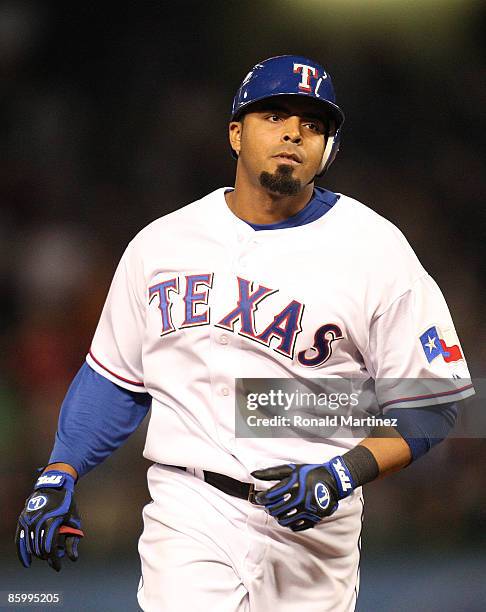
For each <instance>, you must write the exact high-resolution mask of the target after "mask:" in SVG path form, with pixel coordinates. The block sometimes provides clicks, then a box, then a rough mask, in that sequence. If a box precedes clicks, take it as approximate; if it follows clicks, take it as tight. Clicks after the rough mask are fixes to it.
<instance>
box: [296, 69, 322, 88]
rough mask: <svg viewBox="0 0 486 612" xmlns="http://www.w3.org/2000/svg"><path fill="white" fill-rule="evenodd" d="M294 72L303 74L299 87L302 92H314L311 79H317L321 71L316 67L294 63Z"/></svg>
mask: <svg viewBox="0 0 486 612" xmlns="http://www.w3.org/2000/svg"><path fill="white" fill-rule="evenodd" d="M294 72H297V73H301V74H302V79H301V81H300V83H299V85H298V87H299V89H301V90H302V91H312V88H311V77H313V78H314V79H317V77H318V76H319V71H318V70H317V68H314V66H307V65H306V64H297V63H296V62H294Z"/></svg>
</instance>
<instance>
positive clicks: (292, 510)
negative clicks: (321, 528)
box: [252, 457, 356, 531]
mask: <svg viewBox="0 0 486 612" xmlns="http://www.w3.org/2000/svg"><path fill="white" fill-rule="evenodd" d="M252 476H253V477H254V478H256V479H258V480H280V482H279V483H277V484H276V485H274V486H273V487H271V488H270V489H268V490H267V491H265V492H261V493H258V494H257V496H256V501H257V503H259V504H262V505H263V506H265V509H266V511H267V512H268V513H269V514H271V515H272V516H273V517H275V518H276V520H277V521H278V522H279V524H280V525H282V526H283V527H289V528H290V529H292V531H303V530H304V529H309V528H311V527H314V526H315V525H316V524H317V523H318V522H319V521H320V520H321V519H323V518H324V517H326V516H330V515H331V514H333V512H335V511H336V510H337V507H338V502H339V500H340V499H342V498H343V497H347V496H348V495H350V494H351V493H352V492H353V490H354V489H355V486H356V485H355V483H354V482H353V479H352V477H351V473H350V472H349V469H348V467H347V466H346V464H345V462H344V460H343V458H342V457H334V459H331V461H328V462H327V463H321V464H319V463H317V464H314V463H304V464H299V465H295V464H293V463H290V464H288V465H279V466H277V467H271V468H268V469H265V470H256V471H255V472H252Z"/></svg>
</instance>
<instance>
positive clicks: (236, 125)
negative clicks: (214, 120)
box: [228, 121, 243, 155]
mask: <svg viewBox="0 0 486 612" xmlns="http://www.w3.org/2000/svg"><path fill="white" fill-rule="evenodd" d="M242 129H243V122H242V121H231V122H230V124H229V126H228V136H229V141H230V146H231V148H232V149H233V151H234V152H235V153H236V155H239V154H240V150H241V132H242Z"/></svg>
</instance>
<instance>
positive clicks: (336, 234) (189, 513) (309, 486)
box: [16, 55, 474, 612]
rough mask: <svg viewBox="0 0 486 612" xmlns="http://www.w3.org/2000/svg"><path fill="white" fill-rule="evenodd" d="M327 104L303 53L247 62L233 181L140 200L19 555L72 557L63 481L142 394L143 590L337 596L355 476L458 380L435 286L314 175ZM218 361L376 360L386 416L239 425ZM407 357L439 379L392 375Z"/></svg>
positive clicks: (274, 603)
mask: <svg viewBox="0 0 486 612" xmlns="http://www.w3.org/2000/svg"><path fill="white" fill-rule="evenodd" d="M343 121H344V115H343V112H342V110H341V109H340V108H339V106H337V105H336V102H335V95H334V90H333V85H332V82H331V77H330V75H329V73H328V72H327V71H326V70H325V69H324V68H323V67H322V66H321V65H319V64H317V63H316V62H314V61H313V60H311V59H308V58H305V57H298V56H290V55H287V56H279V57H272V58H270V59H267V60H265V61H263V62H261V63H259V64H257V65H256V66H254V67H253V68H252V70H251V71H250V72H249V73H248V74H247V76H246V77H245V79H244V80H243V82H242V84H241V86H240V88H239V89H238V91H237V93H236V96H235V98H234V102H233V108H232V113H231V119H230V123H229V142H230V146H231V150H232V154H233V156H234V157H235V158H236V159H237V167H236V179H235V185H234V187H225V188H221V189H217V190H216V191H214V192H213V193H210V194H209V195H207V196H205V197H203V198H201V199H200V200H198V201H196V202H193V203H191V204H189V205H187V206H183V207H182V208H180V209H179V210H176V211H175V212H172V213H170V214H168V215H165V216H164V217H161V218H160V219H157V220H156V221H154V222H153V223H151V224H150V225H148V226H147V227H145V228H144V229H143V230H142V231H141V232H140V233H139V234H137V235H136V236H135V238H134V239H133V240H132V241H131V242H130V243H129V245H128V246H127V248H126V250H125V252H124V254H123V256H122V258H121V261H120V263H119V265H118V267H117V270H116V272H115V276H114V279H113V282H112V285H111V288H110V290H109V294H108V297H107V300H106V303H105V306H104V308H103V312H102V314H101V318H100V321H99V324H98V327H97V329H96V332H95V335H94V339H93V342H92V345H91V349H90V351H89V354H88V356H87V358H86V363H85V364H84V365H83V366H82V367H81V369H80V371H79V372H78V374H77V376H76V377H75V379H74V380H73V382H72V384H71V386H70V388H69V390H68V392H67V395H66V398H65V400H64V403H63V405H62V409H61V413H60V417H59V425H58V430H57V433H56V439H55V444H54V448H53V451H52V454H51V456H50V458H49V464H48V465H47V467H46V468H44V470H43V473H42V474H41V475H40V477H39V478H38V480H37V482H36V483H35V485H34V491H33V493H32V494H31V495H30V497H29V498H28V499H27V501H26V504H25V507H24V509H23V511H22V513H21V515H20V518H19V522H18V528H17V534H16V544H17V550H18V555H19V558H20V561H21V562H22V564H23V565H24V566H25V567H29V566H30V565H31V561H32V556H35V557H38V558H40V559H44V560H47V562H48V563H49V565H50V566H51V567H53V568H54V569H56V570H59V569H60V568H61V562H62V558H63V557H64V556H65V555H67V557H69V558H70V559H71V560H76V559H77V556H78V550H77V549H78V543H79V541H80V539H81V538H82V537H83V530H82V526H81V519H80V516H79V514H78V511H77V509H76V505H75V502H74V489H75V484H76V481H77V479H78V478H80V477H81V476H83V475H84V474H86V473H87V472H88V471H89V470H91V469H92V468H94V467H95V466H96V465H98V464H99V463H100V462H102V461H103V460H104V459H105V458H106V457H108V456H109V455H110V454H111V453H112V452H113V451H114V450H115V449H116V448H117V447H119V446H120V444H122V442H123V441H124V440H125V439H126V438H127V437H128V436H129V435H130V434H131V433H132V432H133V431H134V430H135V429H136V428H137V427H138V425H139V424H140V423H141V421H142V420H143V419H144V417H145V415H146V414H147V412H148V410H149V408H151V416H150V422H149V427H148V433H147V439H146V444H145V449H144V456H145V457H146V458H147V459H149V460H151V461H152V462H153V465H152V466H151V467H150V468H149V470H148V486H149V490H150V494H151V498H152V500H153V501H152V502H151V503H149V504H148V505H147V506H146V507H145V508H144V510H143V519H144V529H143V533H142V535H141V537H140V541H139V552H140V558H141V568H142V571H141V574H142V576H141V579H140V585H139V590H138V602H139V604H140V606H141V608H142V609H143V610H147V611H161V610H167V611H171V612H174V611H187V610H193V611H203V610H204V611H207V610H211V611H221V612H223V611H224V612H235V611H248V610H251V611H252V612H263V611H268V610H279V612H286V611H292V612H293V611H295V610H299V611H301V612H305V611H308V612H310V611H320V612H324V611H333V612H339V611H349V610H353V609H354V608H355V605H356V600H357V596H358V588H359V556H360V531H361V522H362V510H363V498H362V486H363V485H365V484H366V483H368V482H370V481H372V480H374V479H375V478H377V477H378V476H383V475H386V474H388V473H390V472H393V471H396V470H398V469H401V468H403V467H405V466H407V465H408V464H410V462H412V461H414V460H416V459H417V458H419V457H420V456H422V455H423V454H424V453H426V452H427V451H428V450H429V449H430V448H431V447H432V446H434V445H435V444H437V443H438V442H440V440H441V439H443V438H445V437H446V435H447V433H448V431H449V430H450V428H451V427H452V425H453V424H454V420H455V416H456V414H457V408H456V402H457V401H458V400H461V399H463V398H466V397H468V396H469V395H471V394H472V393H474V390H473V388H472V385H471V383H470V377H469V374H468V370H467V366H466V363H465V360H464V355H463V351H462V348H461V347H460V344H459V341H458V339H457V336H456V334H455V331H454V326H453V323H452V320H451V316H450V314H449V311H448V308H447V305H446V303H445V301H444V298H443V296H442V294H441V292H440V290H439V288H438V287H437V285H436V283H435V282H434V281H433V280H432V278H431V277H430V276H429V275H428V274H427V272H426V271H425V270H424V268H423V267H422V266H421V264H420V263H419V261H418V260H417V257H416V256H415V254H414V253H413V251H412V249H411V247H410V246H409V244H408V243H407V241H406V240H405V238H404V237H403V235H402V234H401V233H400V231H399V230H398V229H397V228H396V227H394V226H393V225H392V224H391V223H390V222H388V221H387V220H385V219H384V218H382V217H381V216H379V215H378V214H376V213H375V212H373V211H372V210H371V209H369V208H367V207H366V206H364V205H363V204H361V203H359V202H357V201H356V200H354V199H352V198H350V197H348V196H346V195H343V194H340V193H333V192H332V191H329V190H326V189H323V188H320V187H316V186H315V180H316V178H317V177H319V176H321V175H323V174H324V173H325V172H326V170H327V169H328V168H329V166H330V164H331V163H332V162H333V160H334V158H335V156H336V153H337V152H338V148H339V142H340V137H341V132H342V126H343ZM237 378H238V379H240V378H243V379H245V378H246V379H247V378H258V379H269V380H271V379H276V378H278V379H289V380H298V381H299V383H300V384H303V385H304V386H305V384H306V381H310V380H311V379H314V380H315V379H325V378H335V379H343V380H344V379H347V378H349V379H354V380H358V381H362V382H363V383H364V382H366V381H377V382H378V381H382V384H381V386H380V389H379V390H377V396H378V401H379V403H380V406H381V410H382V412H383V414H384V415H386V416H389V417H393V418H395V417H399V418H396V421H397V425H396V426H394V427H388V428H384V429H381V430H377V431H373V432H372V434H370V435H369V436H367V437H362V438H353V437H342V438H338V437H332V436H330V437H328V438H312V439H310V438H305V437H299V436H293V437H289V438H281V437H271V438H268V437H267V438H261V437H258V436H254V437H237V436H236V435H235V401H236V399H238V398H236V397H235V394H236V390H237V386H236V384H235V380H236V379H237ZM419 379H427V380H430V381H432V382H433V381H437V382H439V381H449V382H450V384H449V385H448V386H447V385H446V386H447V389H446V390H443V389H442V388H441V389H442V390H441V389H439V387H437V389H435V390H432V391H431V392H428V393H415V394H414V392H413V384H412V392H410V390H409V387H407V389H408V391H407V392H404V385H403V384H401V381H413V380H419ZM387 381H388V382H387ZM397 381H398V382H397ZM407 384H408V383H407ZM405 386H407V385H405ZM377 389H378V386H377ZM378 434H379V435H378ZM123 484H124V486H129V483H123ZM86 515H87V516H88V517H89V509H88V510H87V511H86Z"/></svg>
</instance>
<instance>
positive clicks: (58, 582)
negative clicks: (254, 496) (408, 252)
mask: <svg viewBox="0 0 486 612" xmlns="http://www.w3.org/2000/svg"><path fill="white" fill-rule="evenodd" d="M485 9H486V6H485V4H484V3H481V2H475V1H470V0H460V1H459V0H421V1H418V0H414V1H411V0H408V1H404V0H388V1H386V0H301V1H297V0H293V1H291V0H279V1H277V0H261V1H258V2H256V1H253V0H244V1H240V2H235V1H233V0H227V1H224V2H223V1H216V0H214V1H207V2H184V3H181V4H176V3H167V2H140V3H118V4H116V5H115V4H112V3H101V4H100V3H83V4H80V3H59V2H53V1H44V2H27V1H20V0H19V1H13V0H11V1H10V2H2V3H1V4H0V122H1V133H2V143H1V159H2V163H1V164H0V202H1V207H0V296H1V299H0V348H1V351H0V364H1V371H0V382H1V390H0V451H1V457H2V463H1V470H0V503H1V515H0V536H1V543H0V553H1V564H0V591H7V590H14V589H16V590H20V589H21V590H24V591H27V590H39V589H41V590H44V591H47V590H50V591H52V590H61V591H63V592H64V605H63V609H66V610H100V611H103V612H105V611H108V610H119V609H125V610H136V609H137V604H136V598H135V592H136V586H137V583H138V573H139V566H138V555H137V551H136V544H137V538H138V536H139V534H140V532H141V528H142V521H141V509H142V506H143V504H144V503H146V502H147V501H148V493H147V490H146V484H145V470H146V468H147V465H148V464H147V462H146V461H144V460H143V459H142V458H141V452H142V446H143V439H144V435H143V430H141V431H139V432H137V434H136V435H135V436H133V438H132V439H131V440H129V442H128V443H127V445H126V446H125V447H124V448H123V449H121V450H120V451H119V452H118V453H117V454H116V455H115V456H113V457H112V458H110V459H109V460H108V461H107V462H106V463H105V464H103V465H102V466H100V467H98V468H97V469H96V470H95V471H94V472H92V473H91V474H89V475H88V476H87V477H85V478H84V479H83V480H82V481H81V482H80V483H79V485H78V495H77V499H78V505H79V506H80V508H81V511H82V514H83V516H84V520H85V528H86V532H87V538H86V539H85V541H83V542H82V545H81V558H80V561H79V562H78V564H77V566H73V567H71V566H70V567H66V568H65V569H64V570H63V572H62V573H61V574H60V575H55V574H54V572H52V570H50V569H49V568H47V566H46V567H43V564H41V563H40V562H37V563H34V566H33V567H32V568H31V569H30V570H25V569H23V568H22V567H21V566H20V564H19V563H18V561H17V559H16V556H15V550H14V546H13V535H14V531H15V524H16V517H17V515H18V513H19V511H20V510H21V508H22V505H23V500H24V498H25V497H26V496H27V495H28V493H29V492H30V489H31V486H32V481H33V478H34V470H35V468H36V467H37V466H40V465H43V464H45V462H46V461H47V458H48V456H49V452H50V448H51V445H52V441H53V436H54V432H55V428H56V420H57V414H58V410H59V406H60V403H61V401H62V399H63V396H64V393H65V391H66V389H67V386H68V384H69V382H70V380H71V378H72V377H73V375H74V374H75V372H76V371H77V369H78V368H79V367H80V365H81V363H82V362H83V360H84V356H85V354H86V352H87V350H88V348H89V344H90V340H91V336H92V334H93V331H94V328H95V325H96V322H97V318H98V316H99V313H100V309H101V306H102V304H103V301H104V297H105V295H106V291H107V289H108V286H109V282H110V280H111V276H112V274H113V271H114V268H115V266H116V264H117V262H118V259H119V258H120V256H121V253H122V251H123V248H124V246H125V245H126V243H127V242H128V241H129V240H130V239H131V237H132V236H133V235H134V234H135V233H136V232H137V231H138V230H139V229H141V228H142V227H143V226H144V225H146V224H147V223H148V222H150V221H152V220H153V219H155V218H157V217H159V216H161V215H162V214H165V213H166V212H168V211H171V210H174V209H176V208H179V207H180V206H182V205H183V204H186V203H188V202H190V201H192V200H194V199H196V198H198V197H200V196H202V195H204V194H205V193H207V192H209V191H210V190H213V189H215V188H217V187H220V186H222V185H231V184H233V178H234V169H235V166H234V161H233V160H232V159H231V158H230V155H229V147H228V145H227V136H226V133H227V128H226V124H227V121H228V117H229V111H230V107H231V101H232V97H233V95H234V93H235V91H236V88H237V87H238V85H239V83H240V81H241V80H242V78H243V77H244V76H245V74H246V73H247V72H248V70H249V69H250V68H251V67H252V66H253V65H254V64H255V63H256V62H257V61H259V60H261V59H264V58H266V57H270V56H272V55H279V54H284V53H295V54H302V55H308V56H310V57H312V58H315V59H316V60H317V61H320V62H321V63H323V64H324V65H325V66H326V68H327V69H328V70H329V72H330V73H331V75H332V76H333V80H334V84H335V87H336V90H337V96H338V103H339V104H340V106H341V107H342V108H343V109H344V111H345V113H346V123H345V128H344V136H343V143H342V149H341V152H340V153H339V156H338V158H337V161H336V162H335V164H334V165H333V167H332V169H331V171H330V172H329V173H328V174H327V175H326V176H325V177H324V178H323V179H321V181H320V183H321V184H322V185H323V186H326V187H328V188H330V189H333V190H336V191H340V192H343V193H346V194H348V195H350V196H353V197H356V198H357V199H359V200H361V201H363V202H364V203H366V204H368V205H369V206H371V207H372V208H374V209H375V210H377V211H378V212H379V213H381V214H383V215H385V216H386V217H387V218H388V219H390V220H391V221H393V222H394V223H396V224H397V225H398V226H399V227H400V228H401V229H402V231H403V232H404V233H405V235H406V236H407V238H408V239H409V241H410V242H411V244H412V246H413V248H414V249H415V251H416V252H417V254H418V256H419V258H420V259H421V261H422V263H423V264H424V266H425V268H426V269H427V270H428V271H429V272H430V273H431V274H432V276H433V277H434V278H435V279H436V280H437V282H438V283H439V285H440V287H441V288H442V290H443V292H444V294H445V296H446V298H447V301H448V304H449V306H450V309H451V311H452V314H453V317H454V320H455V323H456V328H457V330H458V332H459V335H460V337H461V340H462V344H463V348H464V350H465V353H466V356H467V358H468V362H469V365H470V370H471V373H472V374H473V376H474V377H480V376H484V371H485V368H484V364H485V363H486V342H485V339H486V333H485V331H486V325H485V322H484V312H485V306H486V293H485V265H484V264H485V259H486V258H485V254H486V253H485V248H484V245H485V228H486V210H485V207H484V194H485V192H486V190H485V177H484V170H483V164H482V153H483V151H484V142H485V140H484V136H485V133H484V129H483V128H482V126H484V121H483V114H484V107H485V104H486V90H485V87H484V84H485V78H484V77H485V75H486V70H485V68H486V58H485V54H484V51H485V41H486V10H485ZM161 444H163V440H161ZM485 460H486V444H485V441H484V440H482V439H476V440H458V439H456V440H453V439H451V440H448V441H446V442H445V443H444V444H442V445H441V446H440V447H438V448H437V449H435V450H434V451H433V452H432V453H431V454H430V455H429V456H428V457H426V458H424V459H422V460H421V461H420V462H418V463H417V464H416V465H414V466H412V467H410V468H408V469H407V470H405V471H404V472H402V473H400V474H398V475H394V476H392V477H390V478H388V479H386V480H384V481H380V482H378V483H373V484H371V485H369V486H368V487H367V489H366V500H367V505H366V515H365V516H366V518H365V528H364V532H363V555H362V586H361V595H360V601H359V610H361V611H364V612H368V611H386V612H389V611H393V612H397V611H400V610H410V609H412V608H413V609H414V610H415V611H416V612H420V611H422V610H424V611H425V610H427V611H435V610H437V611H439V610H440V611H441V612H449V611H450V612H456V611H458V610H460V611H465V612H475V611H479V610H484V609H486V603H485V602H486V586H485V584H484V579H483V576H484V575H485V573H486V571H485V570H486V554H485V553H484V545H485V543H486V527H485V518H486V512H485V509H484V508H485V503H486V493H485V487H484V482H485V476H484V474H485V469H484V465H485V464H486V462H485ZM195 520H197V517H196V516H195Z"/></svg>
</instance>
